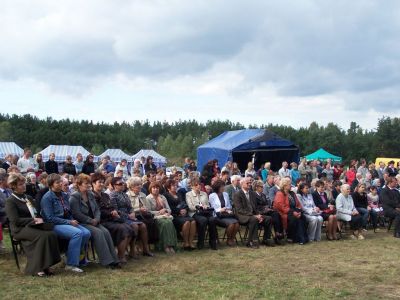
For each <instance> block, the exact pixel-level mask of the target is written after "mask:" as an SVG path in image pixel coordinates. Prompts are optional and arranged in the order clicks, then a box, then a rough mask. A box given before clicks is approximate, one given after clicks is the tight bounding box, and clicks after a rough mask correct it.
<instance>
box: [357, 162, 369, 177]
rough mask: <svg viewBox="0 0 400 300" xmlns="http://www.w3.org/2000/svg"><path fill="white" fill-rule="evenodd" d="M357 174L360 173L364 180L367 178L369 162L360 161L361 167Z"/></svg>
mask: <svg viewBox="0 0 400 300" xmlns="http://www.w3.org/2000/svg"><path fill="white" fill-rule="evenodd" d="M357 173H360V174H361V176H362V178H365V176H366V175H367V173H368V168H367V162H366V160H365V159H364V158H361V159H360V166H359V167H358V169H357Z"/></svg>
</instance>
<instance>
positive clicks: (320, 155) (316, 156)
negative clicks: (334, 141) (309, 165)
mask: <svg viewBox="0 0 400 300" xmlns="http://www.w3.org/2000/svg"><path fill="white" fill-rule="evenodd" d="M328 158H330V159H331V160H332V161H333V162H342V158H341V157H340V156H336V155H333V154H330V153H329V152H328V151H325V150H324V149H322V148H320V149H319V150H317V151H315V152H314V153H311V154H308V155H306V159H307V160H321V161H325V160H327V159H328Z"/></svg>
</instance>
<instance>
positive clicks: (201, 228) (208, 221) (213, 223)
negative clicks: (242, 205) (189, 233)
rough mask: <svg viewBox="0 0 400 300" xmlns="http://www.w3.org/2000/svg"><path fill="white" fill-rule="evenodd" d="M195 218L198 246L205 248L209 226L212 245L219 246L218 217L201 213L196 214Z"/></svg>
mask: <svg viewBox="0 0 400 300" xmlns="http://www.w3.org/2000/svg"><path fill="white" fill-rule="evenodd" d="M193 219H195V221H196V225H197V248H199V249H202V248H204V239H205V237H206V229H207V226H208V234H209V236H210V246H211V247H216V246H217V239H218V237H217V218H215V217H205V216H201V215H199V214H194V215H193Z"/></svg>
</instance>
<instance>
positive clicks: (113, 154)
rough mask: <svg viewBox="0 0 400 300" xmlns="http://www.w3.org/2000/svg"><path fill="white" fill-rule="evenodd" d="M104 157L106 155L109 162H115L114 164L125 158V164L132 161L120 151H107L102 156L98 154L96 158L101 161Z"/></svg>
mask: <svg viewBox="0 0 400 300" xmlns="http://www.w3.org/2000/svg"><path fill="white" fill-rule="evenodd" d="M106 155H108V156H109V157H110V159H111V161H115V162H121V160H122V159H123V158H125V159H126V161H127V162H131V161H132V157H131V156H130V155H128V154H126V153H125V152H124V151H122V150H121V149H107V150H106V151H104V152H103V153H102V154H100V155H99V156H98V158H99V159H102V158H103V157H104V156H106Z"/></svg>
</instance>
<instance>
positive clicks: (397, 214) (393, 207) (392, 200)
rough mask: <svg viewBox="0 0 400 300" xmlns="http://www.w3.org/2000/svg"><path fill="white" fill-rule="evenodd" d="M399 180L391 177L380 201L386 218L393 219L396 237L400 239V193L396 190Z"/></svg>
mask: <svg viewBox="0 0 400 300" xmlns="http://www.w3.org/2000/svg"><path fill="white" fill-rule="evenodd" d="M396 187H397V179H396V178H395V177H389V178H388V179H387V182H386V186H385V187H384V188H383V189H382V191H381V194H380V199H381V201H382V206H383V212H384V213H385V216H386V217H389V218H391V219H393V222H394V237H396V238H400V192H399V191H398V190H397V189H396Z"/></svg>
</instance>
